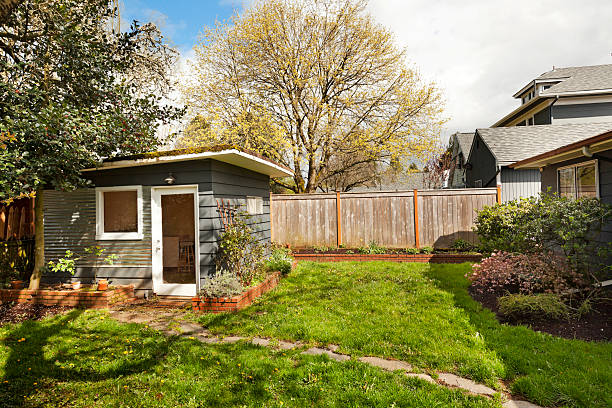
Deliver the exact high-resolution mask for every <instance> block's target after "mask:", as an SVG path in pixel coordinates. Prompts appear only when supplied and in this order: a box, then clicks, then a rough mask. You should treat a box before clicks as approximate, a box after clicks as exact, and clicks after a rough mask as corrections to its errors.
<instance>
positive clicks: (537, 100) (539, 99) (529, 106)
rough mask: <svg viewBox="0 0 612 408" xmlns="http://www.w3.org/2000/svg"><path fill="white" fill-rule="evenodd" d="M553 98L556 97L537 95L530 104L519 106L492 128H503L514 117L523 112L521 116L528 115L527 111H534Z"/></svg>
mask: <svg viewBox="0 0 612 408" xmlns="http://www.w3.org/2000/svg"><path fill="white" fill-rule="evenodd" d="M551 98H554V96H548V95H537V96H536V97H534V98H533V99H531V100H530V101H529V102H527V103H524V104H522V105H521V106H519V107H518V108H516V109H515V110H513V111H512V112H510V113H509V114H507V115H506V116H504V117H503V118H501V119H500V120H498V121H497V122H495V123H494V124H493V125H491V127H492V128H496V127H503V126H505V124H507V123H509V122H511V119H512V117H513V116H516V115H517V114H519V113H520V112H521V111H523V113H521V115H522V114H524V113H526V112H527V111H529V110H531V109H533V108H534V107H535V106H536V105H538V104H539V103H540V102H543V101H546V100H548V99H551ZM519 116H520V115H519Z"/></svg>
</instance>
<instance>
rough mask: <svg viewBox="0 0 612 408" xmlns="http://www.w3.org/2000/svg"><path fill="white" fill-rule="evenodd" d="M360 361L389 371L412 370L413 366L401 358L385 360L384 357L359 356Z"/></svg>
mask: <svg viewBox="0 0 612 408" xmlns="http://www.w3.org/2000/svg"><path fill="white" fill-rule="evenodd" d="M359 361H361V362H362V363H366V364H369V365H372V366H374V367H379V368H382V369H383V370H387V371H395V370H404V371H412V366H411V365H410V364H408V363H405V362H403V361H399V360H385V359H384V358H380V357H361V358H359Z"/></svg>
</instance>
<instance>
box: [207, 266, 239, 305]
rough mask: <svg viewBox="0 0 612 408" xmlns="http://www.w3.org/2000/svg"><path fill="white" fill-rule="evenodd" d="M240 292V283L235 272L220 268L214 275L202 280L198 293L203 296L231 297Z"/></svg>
mask: <svg viewBox="0 0 612 408" xmlns="http://www.w3.org/2000/svg"><path fill="white" fill-rule="evenodd" d="M240 293H242V283H241V282H240V280H239V279H238V276H236V274H235V273H233V272H231V271H228V270H225V269H221V270H219V271H217V273H216V274H215V276H213V277H210V278H208V279H206V280H204V283H203V284H202V287H201V288H200V294H201V295H202V296H205V297H212V298H218V297H231V296H235V295H239V294H240Z"/></svg>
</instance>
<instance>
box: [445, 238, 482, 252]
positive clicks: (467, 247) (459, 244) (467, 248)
mask: <svg viewBox="0 0 612 408" xmlns="http://www.w3.org/2000/svg"><path fill="white" fill-rule="evenodd" d="M451 247H452V249H456V250H457V251H462V252H471V251H475V250H476V249H477V248H476V246H475V245H474V244H472V243H471V242H468V241H466V240H464V239H461V238H459V239H456V240H455V242H453V245H452V246H451Z"/></svg>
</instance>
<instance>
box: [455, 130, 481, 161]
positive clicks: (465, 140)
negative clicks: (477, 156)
mask: <svg viewBox="0 0 612 408" xmlns="http://www.w3.org/2000/svg"><path fill="white" fill-rule="evenodd" d="M475 135H476V134H475V132H470V133H465V132H457V133H455V134H454V135H453V136H454V137H455V139H456V140H457V147H458V151H457V152H453V153H454V155H455V156H456V155H457V154H458V153H459V151H461V153H463V163H461V164H465V162H466V161H467V159H468V156H469V155H470V150H472V143H474V136H475Z"/></svg>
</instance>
